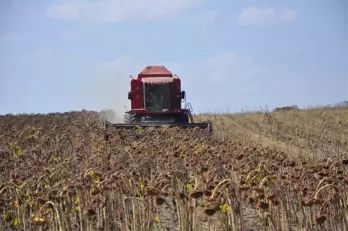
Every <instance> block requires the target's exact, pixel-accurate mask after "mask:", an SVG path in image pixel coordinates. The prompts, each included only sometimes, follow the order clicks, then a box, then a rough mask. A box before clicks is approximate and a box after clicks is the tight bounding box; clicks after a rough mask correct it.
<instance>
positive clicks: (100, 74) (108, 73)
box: [81, 57, 142, 123]
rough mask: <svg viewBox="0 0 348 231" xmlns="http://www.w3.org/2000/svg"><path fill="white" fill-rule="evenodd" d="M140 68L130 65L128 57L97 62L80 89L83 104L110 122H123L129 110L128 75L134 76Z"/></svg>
mask: <svg viewBox="0 0 348 231" xmlns="http://www.w3.org/2000/svg"><path fill="white" fill-rule="evenodd" d="M141 68H142V66H135V65H131V62H130V59H129V58H128V57H121V58H118V59H116V60H115V61H113V62H111V63H103V64H99V65H98V66H97V68H96V69H95V71H94V72H93V73H91V76H90V79H89V80H90V81H88V84H87V85H85V86H84V89H81V90H82V92H83V94H82V95H83V96H84V99H83V101H84V102H83V105H86V106H88V108H93V109H95V110H97V111H99V112H100V114H101V116H103V117H104V119H105V118H107V120H108V121H110V122H112V123H123V121H124V113H125V112H126V111H127V110H130V100H128V91H129V90H130V75H132V76H133V77H136V76H137V74H138V72H139V71H141Z"/></svg>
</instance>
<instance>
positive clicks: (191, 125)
mask: <svg viewBox="0 0 348 231" xmlns="http://www.w3.org/2000/svg"><path fill="white" fill-rule="evenodd" d="M104 126H105V128H108V127H112V128H124V129H136V128H137V127H141V128H151V127H153V128H160V127H179V128H200V129H205V130H206V131H208V132H212V131H213V127H212V124H211V123H209V122H208V123H188V124H187V123H186V124H182V123H166V122H163V123H161V122H155V123H153V122H144V123H139V124H122V123H110V122H109V121H104Z"/></svg>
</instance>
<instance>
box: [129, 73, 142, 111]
mask: <svg viewBox="0 0 348 231" xmlns="http://www.w3.org/2000/svg"><path fill="white" fill-rule="evenodd" d="M131 94H132V103H131V107H132V109H137V108H143V107H144V100H143V87H142V82H141V81H139V80H137V79H132V80H131Z"/></svg>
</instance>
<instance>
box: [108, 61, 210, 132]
mask: <svg viewBox="0 0 348 231" xmlns="http://www.w3.org/2000/svg"><path fill="white" fill-rule="evenodd" d="M128 99H129V100H130V101H131V109H130V110H129V111H127V112H125V115H124V123H117V124H115V123H110V122H109V121H107V120H105V121H103V122H104V126H105V127H106V128H107V127H120V128H134V127H135V126H140V127H160V126H163V125H166V126H170V127H182V128H194V127H198V128H201V129H205V130H207V131H210V132H211V131H212V123H211V122H210V121H208V122H204V123H195V122H194V118H193V116H192V105H191V104H190V103H188V102H187V101H186V93H185V91H181V79H180V78H179V77H178V76H177V75H173V74H172V73H171V72H170V71H169V70H168V69H167V68H166V67H164V66H147V67H145V68H144V69H143V70H142V71H141V72H140V73H139V74H138V76H137V77H136V78H133V77H131V80H130V91H129V92H128ZM182 103H184V107H183V108H182Z"/></svg>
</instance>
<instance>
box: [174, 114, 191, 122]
mask: <svg viewBox="0 0 348 231" xmlns="http://www.w3.org/2000/svg"><path fill="white" fill-rule="evenodd" d="M177 122H179V123H184V124H188V123H189V116H188V115H187V114H186V113H184V112H181V113H180V115H179V116H178V117H177Z"/></svg>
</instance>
